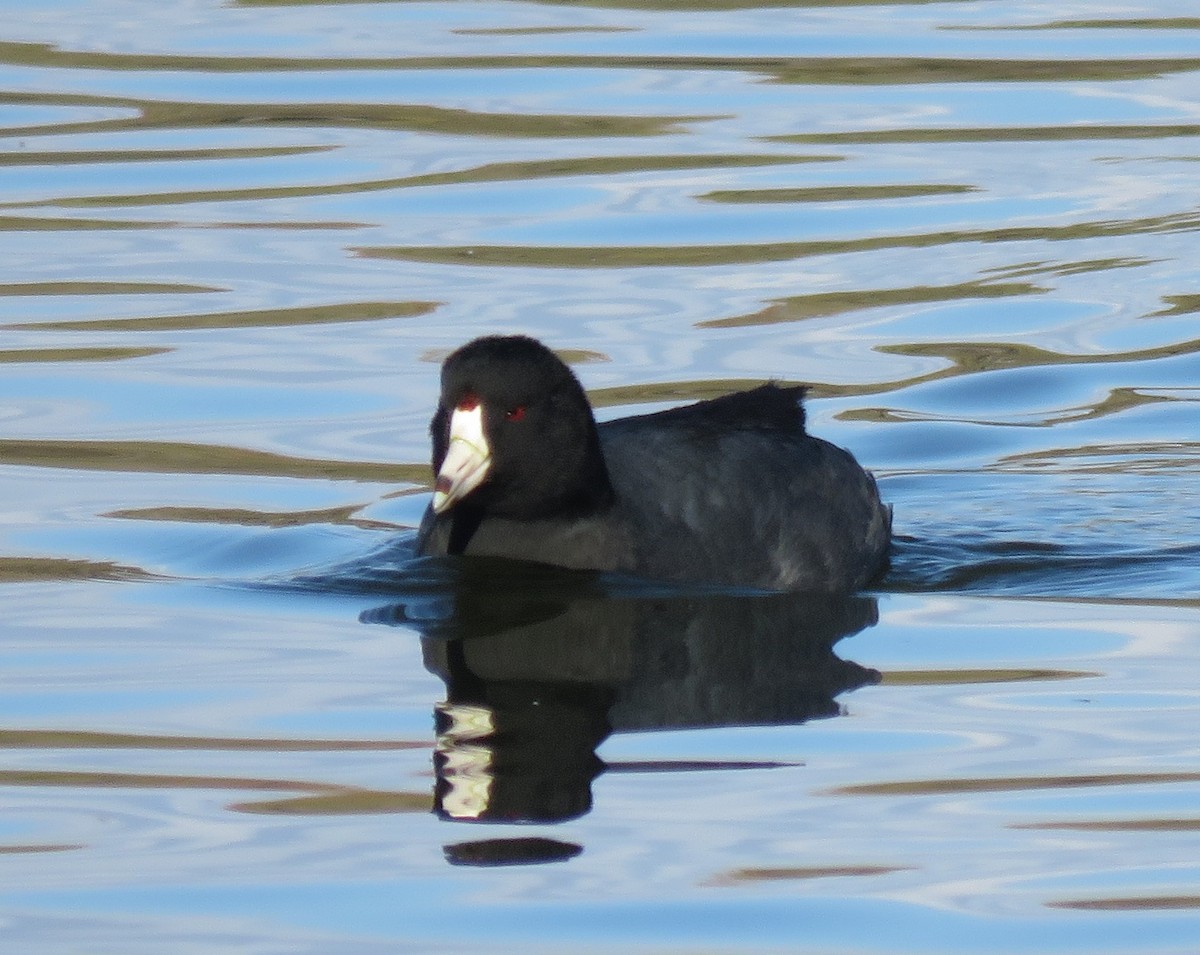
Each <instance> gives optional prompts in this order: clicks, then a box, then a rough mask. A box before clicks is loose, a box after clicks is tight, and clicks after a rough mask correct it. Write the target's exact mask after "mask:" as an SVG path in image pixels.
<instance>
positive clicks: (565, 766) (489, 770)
mask: <svg viewBox="0 0 1200 955" xmlns="http://www.w3.org/2000/svg"><path fill="white" fill-rule="evenodd" d="M396 556H397V558H398V559H397V561H396V562H395V563H394V564H391V565H390V566H389V563H388V561H387V560H385V559H379V556H378V555H377V559H375V560H374V561H372V562H371V563H370V565H369V566H367V565H360V566H358V567H356V568H353V569H352V570H351V571H350V572H346V570H347V569H343V572H340V573H338V574H331V575H325V576H323V577H321V578H310V579H309V582H310V583H311V584H313V585H314V586H316V587H318V588H320V589H322V590H330V589H331V590H335V591H342V592H344V591H347V590H354V591H356V592H359V593H362V592H368V593H381V594H382V593H387V594H388V595H389V599H388V601H387V602H386V603H384V604H381V605H380V606H378V607H376V608H374V609H371V610H368V611H366V612H364V613H363V614H362V617H361V618H362V620H363V621H364V622H366V623H371V624H382V625H394V626H404V627H410V628H413V629H416V630H417V631H418V632H419V633H420V634H421V640H422V650H423V657H424V661H425V665H426V667H427V668H428V669H429V670H430V671H431V672H433V673H435V674H437V675H438V676H439V677H440V678H441V679H442V680H443V681H444V682H445V684H446V696H445V699H444V701H443V702H441V703H439V704H437V705H436V706H435V707H434V720H435V725H436V729H437V743H436V747H435V752H434V768H435V770H436V785H435V811H436V812H437V813H438V815H439V816H441V817H442V818H443V819H446V820H453V821H464V822H465V821H469V822H503V823H543V824H545V823H557V822H562V821H566V820H569V819H574V818H577V817H579V816H581V815H583V814H585V813H587V812H588V811H589V810H590V809H591V806H592V782H593V780H595V779H596V778H597V777H598V776H599V775H600V774H602V773H605V772H625V773H629V772H698V771H708V770H726V771H731V770H738V769H761V770H765V769H769V768H773V767H778V766H780V765H785V764H780V763H772V762H730V761H722V760H689V761H678V762H676V761H658V762H630V763H605V762H604V761H603V760H602V759H601V758H600V757H599V756H598V755H597V752H596V751H597V748H598V747H599V746H600V744H601V743H602V742H603V741H604V740H605V739H606V738H607V737H608V736H609V735H610V734H612V733H629V732H646V731H655V730H679V729H693V728H702V727H729V726H770V725H794V724H799V723H803V722H805V721H806V720H810V719H816V718H822V717H830V716H835V715H837V714H838V713H839V712H840V707H839V704H838V702H837V699H836V698H837V697H838V695H839V694H842V693H844V692H847V691H849V690H852V689H855V688H857V687H861V686H864V685H867V684H872V683H875V682H878V680H879V678H880V677H879V673H878V671H876V670H873V669H870V668H867V667H864V666H860V665H858V664H857V663H853V662H849V661H846V660H843V659H841V658H840V657H838V656H837V655H836V654H835V653H834V649H833V648H834V645H835V644H836V643H837V642H838V641H839V640H841V639H842V638H844V637H846V636H849V635H851V634H853V633H857V632H858V631H860V630H862V629H864V628H866V627H869V626H872V625H873V624H874V623H875V622H876V621H877V619H878V610H877V607H876V603H875V601H874V599H872V598H870V597H866V596H856V597H849V598H829V597H809V596H803V595H798V594H782V593H764V592H748V591H746V592H730V591H729V590H714V589H710V588H678V587H670V588H668V587H663V586H660V585H656V584H651V583H647V582H644V581H637V580H629V579H621V578H615V577H612V576H610V575H604V574H590V573H581V572H571V571H561V570H558V569H555V568H549V567H544V566H538V565H527V564H519V563H515V562H509V561H494V560H478V559H475V560H472V559H461V558H459V559H451V560H446V559H436V560H435V559H412V558H411V557H410V558H409V559H407V560H402V559H399V556H400V555H398V554H397V555H396ZM501 841H502V842H503V841H504V840H501ZM494 843H495V840H489V841H488V844H487V846H484V845H483V844H482V843H465V844H462V845H458V846H453V847H447V858H448V859H449V860H450V861H452V862H455V863H459V864H470V865H498V864H522V863H529V862H534V861H554V860H558V859H563V858H568V857H570V855H571V854H572V853H571V852H568V851H567V850H565V849H564V848H563V847H562V845H561V844H555V845H554V846H551V847H550V849H549V850H548V851H545V852H543V850H544V849H546V847H545V846H541V844H540V843H539V844H538V845H531V844H528V840H515V841H512V842H511V844H507V847H506V846H504V845H496V844H494ZM485 849H486V851H485Z"/></svg>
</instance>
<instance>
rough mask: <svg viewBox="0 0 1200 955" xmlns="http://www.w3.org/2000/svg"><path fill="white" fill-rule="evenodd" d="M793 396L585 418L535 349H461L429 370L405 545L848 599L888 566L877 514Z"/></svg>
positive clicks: (577, 400) (860, 483)
mask: <svg viewBox="0 0 1200 955" xmlns="http://www.w3.org/2000/svg"><path fill="white" fill-rule="evenodd" d="M803 394H804V389H803V388H800V387H780V386H777V385H763V386H762V387H759V388H755V389H753V390H751V391H744V392H740V393H738V394H732V395H728V396H726V397H723V398H715V399H712V400H710V401H701V402H698V403H697V404H692V405H688V406H686V407H682V408H675V409H672V410H669V411H662V412H658V413H656V414H648V415H639V416H636V417H630V418H621V419H618V420H616V421H607V422H604V423H603V424H600V425H597V424H596V421H595V418H594V417H593V416H592V409H591V406H590V405H589V404H588V400H587V396H586V395H585V394H584V391H583V388H582V386H581V385H580V384H579V381H578V379H576V377H575V375H574V374H573V373H572V372H571V370H570V369H569V368H568V367H567V366H566V365H565V364H564V363H563V362H562V361H561V360H560V359H559V358H558V357H557V356H556V355H555V354H554V353H553V352H552V351H550V350H549V349H548V348H546V347H545V346H544V345H542V344H541V343H540V342H537V341H535V340H533V339H532V338H526V337H523V336H489V337H486V338H478V339H476V340H474V341H472V342H469V343H468V344H466V345H464V346H462V347H461V348H459V349H458V350H457V351H455V352H454V353H453V354H451V355H450V356H449V357H448V358H447V359H446V362H445V364H444V365H443V366H442V393H441V400H440V402H439V404H438V409H437V412H436V414H434V416H433V421H432V423H431V425H430V432H431V434H432V437H433V471H434V474H435V475H436V485H435V490H434V495H433V502H432V503H431V505H430V507H429V509H428V510H427V511H426V513H425V516H424V519H423V520H422V521H421V529H420V532H419V535H418V540H417V549H418V551H419V552H420V553H421V554H469V555H480V556H494V557H507V558H513V559H521V560H529V561H537V562H539V563H543V564H553V565H558V566H562V567H574V568H584V569H593V570H612V571H625V572H629V573H632V574H636V575H638V576H642V577H648V578H654V579H658V580H670V581H688V582H698V583H711V584H725V585H734V586H744V587H753V588H765V589H772V590H797V591H823V592H835V593H836V592H842V593H845V592H850V591H853V590H857V589H859V588H861V587H863V586H865V585H866V584H868V583H869V582H870V581H871V580H872V579H874V578H875V577H877V576H878V575H879V574H880V573H881V572H882V571H883V569H884V567H885V566H886V564H887V553H888V547H889V542H890V539H891V510H890V508H888V507H886V506H885V505H884V504H882V503H881V502H880V500H879V492H878V490H877V489H876V486H875V480H874V478H872V477H871V475H870V474H868V473H867V472H866V471H864V470H863V469H862V468H861V467H860V466H859V464H858V462H856V461H855V460H854V458H853V457H851V455H850V454H849V453H848V452H847V451H843V450H842V449H841V448H838V447H835V446H834V445H832V444H829V443H828V442H827V441H822V440H821V439H820V438H814V437H812V436H811V435H809V434H808V433H806V432H805V430H804V409H803V407H802V405H801V399H802V397H803Z"/></svg>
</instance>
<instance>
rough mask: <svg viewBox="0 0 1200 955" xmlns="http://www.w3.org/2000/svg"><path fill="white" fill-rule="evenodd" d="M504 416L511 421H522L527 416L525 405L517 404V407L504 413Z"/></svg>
mask: <svg viewBox="0 0 1200 955" xmlns="http://www.w3.org/2000/svg"><path fill="white" fill-rule="evenodd" d="M504 417H506V418H507V419H508V420H509V421H520V420H521V419H522V418H524V417H525V406H524V405H517V406H516V407H515V408H510V409H509V410H508V411H506V412H505V413H504Z"/></svg>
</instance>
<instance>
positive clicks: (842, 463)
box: [600, 385, 891, 591]
mask: <svg viewBox="0 0 1200 955" xmlns="http://www.w3.org/2000/svg"><path fill="white" fill-rule="evenodd" d="M802 394H803V391H802V389H799V388H781V387H777V386H774V385H767V386H763V387H761V388H757V389H754V390H752V391H748V392H741V393H738V394H735V395H730V396H727V397H724V398H718V399H714V400H712V401H706V402H700V403H698V404H694V405H688V406H686V407H683V408H679V409H673V410H671V411H666V412H660V413H657V414H651V415H643V416H638V417H633V418H623V419H618V420H616V421H611V422H607V423H604V424H602V425H601V426H600V438H601V442H602V445H603V448H604V457H605V463H606V465H607V467H608V471H609V476H610V478H611V480H612V483H613V488H614V491H615V492H616V500H617V505H616V507H617V510H618V512H619V515H620V520H621V522H622V523H623V524H625V525H626V526H627V527H628V528H629V533H630V536H631V538H632V540H633V543H634V548H635V552H636V558H635V562H636V569H637V571H638V573H641V574H644V575H646V576H649V577H656V578H662V579H675V580H696V581H714V582H722V583H726V584H733V585H738V586H748V587H762V588H770V589H782V590H815V591H851V590H856V589H858V588H860V587H862V586H864V585H865V584H867V583H869V582H870V581H871V580H872V579H873V578H875V577H876V576H878V574H879V573H880V572H881V571H882V569H883V567H884V566H885V564H886V559H887V550H888V544H889V541H890V536H891V517H890V512H889V511H888V509H887V508H886V507H885V506H884V505H883V504H882V503H881V502H880V500H879V495H878V491H877V490H876V487H875V481H874V479H873V478H872V477H871V476H870V475H869V474H867V473H866V472H865V471H864V470H863V469H862V468H861V467H860V466H859V465H858V463H857V462H856V461H855V460H854V458H853V457H851V455H850V454H849V453H848V452H846V451H843V450H842V449H841V448H838V447H835V446H834V445H832V444H830V443H828V442H826V441H822V440H821V439H819V438H814V437H812V436H811V435H809V434H807V433H806V432H805V430H804V411H803V407H802V406H801V404H800V398H801V397H802Z"/></svg>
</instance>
